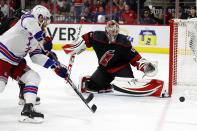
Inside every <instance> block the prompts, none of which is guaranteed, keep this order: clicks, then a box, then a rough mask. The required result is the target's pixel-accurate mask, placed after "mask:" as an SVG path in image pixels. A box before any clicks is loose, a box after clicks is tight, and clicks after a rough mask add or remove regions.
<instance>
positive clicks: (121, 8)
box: [118, 0, 126, 14]
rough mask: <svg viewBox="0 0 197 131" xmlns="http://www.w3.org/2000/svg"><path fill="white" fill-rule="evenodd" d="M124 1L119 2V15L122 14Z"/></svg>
mask: <svg viewBox="0 0 197 131" xmlns="http://www.w3.org/2000/svg"><path fill="white" fill-rule="evenodd" d="M125 4H126V2H125V0H119V4H118V5H119V9H120V14H122V12H123V11H124V7H125Z"/></svg>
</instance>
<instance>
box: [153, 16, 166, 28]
mask: <svg viewBox="0 0 197 131" xmlns="http://www.w3.org/2000/svg"><path fill="white" fill-rule="evenodd" d="M153 19H154V21H155V23H156V24H158V25H163V24H164V15H163V14H162V13H159V14H158V17H154V18H153Z"/></svg>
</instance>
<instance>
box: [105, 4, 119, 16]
mask: <svg viewBox="0 0 197 131" xmlns="http://www.w3.org/2000/svg"><path fill="white" fill-rule="evenodd" d="M110 7H111V2H110V0H109V1H108V3H107V4H106V6H105V11H106V13H107V14H108V15H109V14H110ZM115 8H117V9H118V11H119V10H120V8H119V5H118V0H113V2H112V14H113V13H114V9H115Z"/></svg>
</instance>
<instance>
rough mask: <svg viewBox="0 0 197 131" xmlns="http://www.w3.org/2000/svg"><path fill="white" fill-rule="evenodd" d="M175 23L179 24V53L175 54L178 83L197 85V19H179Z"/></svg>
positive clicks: (177, 46) (177, 47) (177, 48)
mask: <svg viewBox="0 0 197 131" xmlns="http://www.w3.org/2000/svg"><path fill="white" fill-rule="evenodd" d="M175 24H178V32H177V31H175V33H178V34H177V35H178V42H175V44H177V45H176V50H177V53H176V54H174V55H177V58H176V59H177V65H176V66H177V67H176V68H177V74H176V80H177V81H176V82H177V85H197V61H196V60H197V59H196V57H195V54H197V50H196V44H197V19H196V18H195V19H189V20H179V19H177V20H175ZM175 30H177V29H175ZM174 35H176V34H174ZM175 41H176V40H175Z"/></svg>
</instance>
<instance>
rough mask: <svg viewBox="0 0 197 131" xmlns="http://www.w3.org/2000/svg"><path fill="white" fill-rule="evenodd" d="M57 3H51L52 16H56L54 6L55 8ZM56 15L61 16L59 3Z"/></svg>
mask: <svg viewBox="0 0 197 131" xmlns="http://www.w3.org/2000/svg"><path fill="white" fill-rule="evenodd" d="M55 2H56V1H54V2H52V3H51V10H50V11H51V13H52V14H55V12H54V11H55V10H54V6H55V4H54V3H55ZM56 14H60V6H59V5H58V4H57V3H56Z"/></svg>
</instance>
